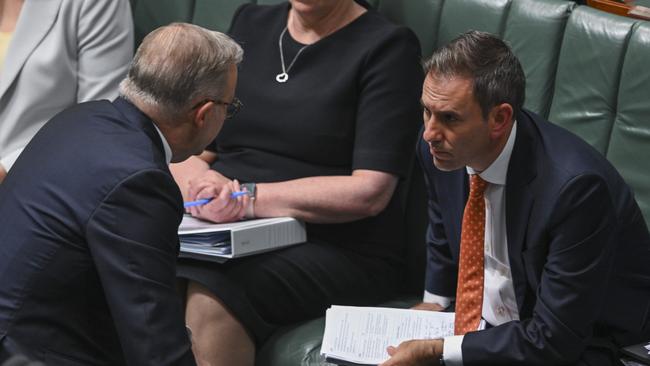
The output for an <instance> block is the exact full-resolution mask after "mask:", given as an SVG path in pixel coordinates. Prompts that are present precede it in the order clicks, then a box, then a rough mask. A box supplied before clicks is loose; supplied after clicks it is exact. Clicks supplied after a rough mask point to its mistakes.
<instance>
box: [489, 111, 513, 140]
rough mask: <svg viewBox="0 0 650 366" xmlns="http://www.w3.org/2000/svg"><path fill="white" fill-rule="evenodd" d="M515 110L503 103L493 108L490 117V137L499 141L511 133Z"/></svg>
mask: <svg viewBox="0 0 650 366" xmlns="http://www.w3.org/2000/svg"><path fill="white" fill-rule="evenodd" d="M513 115H514V110H513V109H512V106H511V105H510V104H508V103H501V104H498V105H496V106H494V107H493V108H492V110H491V111H490V115H489V117H488V118H489V121H490V135H491V137H492V138H494V139H498V138H500V137H501V136H503V135H504V134H505V133H507V132H508V131H509V128H510V126H511V125H512V118H513Z"/></svg>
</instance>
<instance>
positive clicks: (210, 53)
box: [120, 23, 244, 116]
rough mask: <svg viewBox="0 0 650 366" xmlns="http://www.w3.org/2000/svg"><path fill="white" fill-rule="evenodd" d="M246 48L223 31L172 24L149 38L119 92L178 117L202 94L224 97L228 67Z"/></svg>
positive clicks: (240, 56)
mask: <svg viewBox="0 0 650 366" xmlns="http://www.w3.org/2000/svg"><path fill="white" fill-rule="evenodd" d="M243 53H244V52H243V50H242V48H241V47H240V46H239V45H238V44H237V43H236V42H235V41H233V40H232V39H231V38H230V37H228V36H227V35H225V34H223V33H220V32H216V31H211V30H208V29H205V28H202V27H199V26H197V25H193V24H188V23H172V24H170V25H167V26H164V27H160V28H158V29H156V30H154V31H153V32H151V33H149V34H148V35H147V36H146V37H145V38H144V40H143V41H142V43H141V44H140V47H138V50H137V52H136V53H135V56H134V58H133V61H132V62H131V67H130V68H129V72H128V76H127V77H126V78H125V79H124V80H123V81H122V82H121V83H120V94H121V95H122V96H123V97H125V98H127V99H129V100H138V101H140V102H142V103H145V104H147V105H149V106H152V107H155V108H157V109H159V110H163V111H164V112H166V113H168V114H170V115H172V116H176V115H178V114H180V113H182V112H183V111H186V110H187V109H189V108H191V103H192V102H193V101H195V100H196V99H198V98H215V99H219V98H221V97H222V96H223V94H224V92H225V87H226V82H227V76H228V71H229V69H230V67H231V66H232V65H237V64H239V63H240V62H241V61H242V58H243Z"/></svg>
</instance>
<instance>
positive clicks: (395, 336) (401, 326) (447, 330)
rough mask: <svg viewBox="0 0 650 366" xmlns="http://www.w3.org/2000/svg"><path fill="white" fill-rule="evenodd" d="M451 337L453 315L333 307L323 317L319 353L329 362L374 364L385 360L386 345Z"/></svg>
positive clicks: (401, 310)
mask: <svg viewBox="0 0 650 366" xmlns="http://www.w3.org/2000/svg"><path fill="white" fill-rule="evenodd" d="M453 334H454V314H453V313H440V312H432V311H422V310H410V309H393V308H376V307H375V308H373V307H354V306H332V307H331V308H330V309H328V310H327V314H326V320H325V334H324V335H323V344H322V346H321V353H322V354H323V355H325V357H327V358H330V359H336V360H343V361H347V362H352V363H356V364H360V365H377V364H379V363H382V362H384V361H386V360H387V359H388V354H387V353H386V347H388V346H397V345H399V344H400V343H401V342H403V341H407V340H410V339H432V338H441V337H446V336H450V335H453Z"/></svg>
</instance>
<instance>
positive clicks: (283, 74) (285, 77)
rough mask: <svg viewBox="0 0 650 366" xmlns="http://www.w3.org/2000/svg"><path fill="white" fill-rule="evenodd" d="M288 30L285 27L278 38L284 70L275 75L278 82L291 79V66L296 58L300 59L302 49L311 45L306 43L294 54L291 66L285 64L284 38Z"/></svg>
mask: <svg viewBox="0 0 650 366" xmlns="http://www.w3.org/2000/svg"><path fill="white" fill-rule="evenodd" d="M286 32H287V27H284V30H283V31H282V33H280V39H279V40H278V47H279V48H280V61H281V62H282V72H281V73H279V74H277V75H276V76H275V80H276V81H277V82H278V83H286V82H287V80H289V70H291V67H292V66H293V64H294V63H296V60H297V59H298V56H300V54H301V53H302V51H304V50H305V48H307V47H308V46H309V45H304V46H302V48H300V49H299V50H298V52H297V53H296V55H295V56H293V60H291V63H290V64H289V67H285V66H284V51H283V50H282V38H284V34H285V33H286Z"/></svg>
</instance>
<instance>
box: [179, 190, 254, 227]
mask: <svg viewBox="0 0 650 366" xmlns="http://www.w3.org/2000/svg"><path fill="white" fill-rule="evenodd" d="M191 198H192V199H193V201H190V202H186V203H185V204H184V206H185V211H186V212H188V213H190V214H191V215H192V216H195V217H199V218H202V219H206V220H209V221H213V222H233V221H238V220H241V219H242V218H243V217H244V215H245V213H246V207H247V206H248V204H249V202H250V197H249V193H248V192H247V191H245V190H242V189H241V187H240V185H239V182H238V181H237V180H233V181H230V182H228V183H226V184H223V185H221V186H219V185H216V184H212V185H205V186H203V187H202V189H201V190H200V191H198V192H197V193H196V195H195V196H194V197H191Z"/></svg>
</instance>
